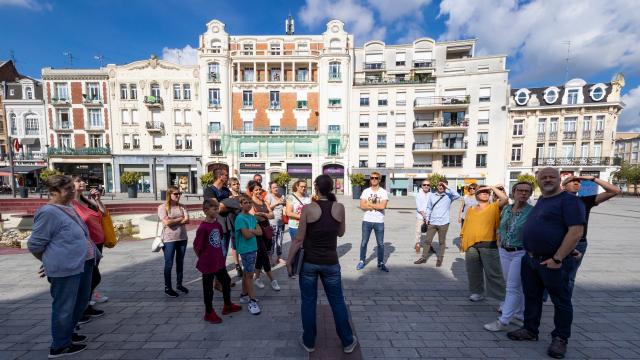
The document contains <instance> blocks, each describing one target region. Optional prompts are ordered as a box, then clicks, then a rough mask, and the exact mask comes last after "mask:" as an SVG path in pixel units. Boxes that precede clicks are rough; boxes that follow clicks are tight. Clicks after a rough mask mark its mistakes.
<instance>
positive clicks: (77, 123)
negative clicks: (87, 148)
mask: <svg viewBox="0 0 640 360" xmlns="http://www.w3.org/2000/svg"><path fill="white" fill-rule="evenodd" d="M73 128H74V129H79V130H82V129H84V109H73Z"/></svg>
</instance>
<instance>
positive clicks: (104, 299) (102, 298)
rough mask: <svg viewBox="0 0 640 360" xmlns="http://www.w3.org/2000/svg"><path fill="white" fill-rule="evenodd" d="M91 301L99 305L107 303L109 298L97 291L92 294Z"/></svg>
mask: <svg viewBox="0 0 640 360" xmlns="http://www.w3.org/2000/svg"><path fill="white" fill-rule="evenodd" d="M91 300H92V301H95V302H96V303H99V304H101V303H104V302H107V301H109V297H108V296H104V295H102V294H100V293H99V292H97V291H94V292H93V296H92V297H91Z"/></svg>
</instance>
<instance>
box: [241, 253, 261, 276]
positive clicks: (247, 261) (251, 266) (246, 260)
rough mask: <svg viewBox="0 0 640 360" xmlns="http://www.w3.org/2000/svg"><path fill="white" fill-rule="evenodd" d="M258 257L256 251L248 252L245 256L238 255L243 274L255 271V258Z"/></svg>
mask: <svg viewBox="0 0 640 360" xmlns="http://www.w3.org/2000/svg"><path fill="white" fill-rule="evenodd" d="M257 257H258V252H257V251H252V252H248V253H246V254H240V260H242V267H243V268H244V272H248V273H251V272H254V271H255V270H256V258H257Z"/></svg>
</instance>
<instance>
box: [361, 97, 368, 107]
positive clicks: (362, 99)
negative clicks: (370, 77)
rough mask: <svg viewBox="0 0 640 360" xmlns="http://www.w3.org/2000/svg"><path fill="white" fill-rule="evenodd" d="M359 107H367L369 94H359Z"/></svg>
mask: <svg viewBox="0 0 640 360" xmlns="http://www.w3.org/2000/svg"><path fill="white" fill-rule="evenodd" d="M360 106H369V94H360Z"/></svg>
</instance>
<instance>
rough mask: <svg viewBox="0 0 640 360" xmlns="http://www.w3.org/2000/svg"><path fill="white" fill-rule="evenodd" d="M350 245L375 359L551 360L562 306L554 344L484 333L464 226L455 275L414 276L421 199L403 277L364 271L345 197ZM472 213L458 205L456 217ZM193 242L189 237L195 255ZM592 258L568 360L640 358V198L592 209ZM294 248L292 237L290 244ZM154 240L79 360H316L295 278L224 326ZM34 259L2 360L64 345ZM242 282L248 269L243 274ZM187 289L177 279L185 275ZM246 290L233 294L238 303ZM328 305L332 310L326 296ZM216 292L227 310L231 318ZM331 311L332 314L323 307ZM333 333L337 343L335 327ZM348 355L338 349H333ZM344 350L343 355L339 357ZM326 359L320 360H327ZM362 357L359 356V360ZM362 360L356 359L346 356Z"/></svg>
mask: <svg viewBox="0 0 640 360" xmlns="http://www.w3.org/2000/svg"><path fill="white" fill-rule="evenodd" d="M343 201H344V202H345V204H346V206H347V217H348V224H347V233H346V235H345V237H344V238H342V239H340V240H339V253H340V255H341V258H340V262H341V265H342V270H343V273H342V275H343V284H344V289H345V296H346V300H347V304H348V305H349V310H350V312H351V318H352V321H353V325H354V329H355V332H356V335H357V337H358V339H359V340H360V345H361V355H362V357H363V358H366V359H370V358H385V359H392V358H393V359H396V358H397V359H403V358H407V359H408V358H447V359H449V358H465V359H470V358H493V359H496V358H504V359H514V358H526V359H536V358H546V348H547V346H548V344H549V341H550V335H549V333H550V331H551V328H552V324H553V321H552V314H553V307H552V306H550V305H548V306H545V308H544V317H543V323H542V327H541V339H540V341H538V342H525V343H522V342H513V341H510V340H508V339H507V338H506V335H505V333H504V332H500V333H490V332H488V331H485V330H484V329H483V328H482V325H483V324H485V323H487V322H489V321H491V320H495V318H496V317H497V315H498V314H497V312H496V309H497V305H498V303H497V302H496V301H490V300H487V301H484V302H480V303H472V302H470V301H469V300H467V297H468V295H469V294H468V292H467V277H466V272H465V264H464V256H463V255H461V254H460V253H459V252H458V251H457V250H456V247H455V246H454V245H453V242H454V241H455V238H456V237H457V235H458V233H459V230H460V226H459V224H457V223H455V224H452V226H451V227H450V230H449V236H448V239H447V244H448V249H447V254H446V256H445V261H444V264H443V266H442V267H441V268H435V258H434V257H431V258H430V259H429V261H428V262H427V263H426V264H423V265H414V264H413V261H414V260H415V259H416V254H415V251H414V250H413V243H414V234H413V231H414V222H415V215H414V211H413V209H412V207H413V198H392V200H391V201H390V207H392V208H393V209H391V210H388V211H387V221H386V236H385V243H386V245H385V251H386V256H387V257H388V263H387V264H388V267H389V269H390V273H382V272H380V271H378V270H377V268H376V266H375V265H376V262H375V255H374V246H375V239H374V237H373V236H372V239H371V241H370V242H369V251H368V253H369V257H368V259H367V260H368V264H367V266H366V267H365V268H364V270H362V271H356V270H355V266H356V263H357V261H358V252H359V245H360V233H361V230H360V221H361V218H362V215H361V211H360V210H359V209H357V208H356V205H357V202H356V201H355V200H351V199H346V198H344V199H343ZM459 205H460V202H459V201H458V202H456V205H455V206H454V209H453V210H454V211H456V210H457V209H458V206H459ZM193 235H194V233H193V232H191V233H190V243H191V242H192V240H193ZM589 237H590V241H589V249H588V252H587V255H586V258H585V260H584V262H583V265H582V267H581V269H580V271H579V273H578V277H577V282H576V290H575V293H574V298H573V300H574V301H573V303H574V323H573V335H572V337H571V339H570V343H569V351H568V353H567V358H610V359H621V358H629V359H638V358H640V301H638V299H639V298H640V264H639V262H638V259H640V247H639V245H638V240H640V200H639V199H633V198H614V199H613V200H611V201H608V202H607V203H605V204H602V205H601V206H598V207H596V208H594V209H593V211H592V213H591V225H590V228H589ZM286 239H287V240H288V236H287V237H286ZM150 244H151V240H141V241H132V242H123V243H120V244H119V245H118V246H117V247H116V248H114V249H107V250H106V251H105V258H104V259H103V262H102V263H101V272H102V276H103V280H102V281H103V282H102V284H101V285H100V289H101V290H102V291H103V292H104V293H105V294H106V295H108V296H109V297H110V300H109V302H107V303H105V304H100V305H99V306H98V308H100V309H104V310H105V311H106V315H105V316H104V317H101V318H97V319H94V320H93V321H92V322H90V323H89V324H86V325H84V326H82V331H81V333H83V334H86V335H88V336H89V338H90V342H89V346H88V350H85V351H84V352H82V353H80V354H78V355H76V356H73V357H70V358H72V359H155V358H175V359H258V358H261V359H264V358H268V359H276V358H283V359H306V358H308V355H307V354H306V352H304V351H303V350H302V349H301V347H300V346H299V345H298V343H297V339H298V337H299V335H300V334H301V323H300V315H299V304H300V299H299V292H298V284H297V281H296V280H289V279H288V278H287V275H286V269H284V268H283V267H281V266H280V267H277V268H276V269H275V270H274V274H275V276H276V277H277V279H278V281H279V282H280V285H281V287H282V291H280V292H275V291H273V290H271V289H269V288H266V289H262V290H261V289H257V294H258V298H259V299H260V304H261V305H262V309H263V312H262V314H261V315H259V316H252V315H250V314H249V313H248V312H247V311H246V310H244V309H243V311H242V312H240V313H237V314H234V315H233V316H224V317H223V320H224V322H223V323H222V324H220V325H211V324H208V323H205V322H204V321H202V315H203V312H204V306H203V304H202V288H201V283H200V280H199V273H198V272H197V271H196V269H195V266H194V264H195V256H194V254H193V252H192V251H190V250H189V251H188V252H187V258H186V260H185V262H186V265H185V279H186V280H187V283H186V284H185V285H186V286H187V287H188V288H189V289H190V290H191V292H190V293H189V294H188V295H186V296H180V297H179V298H177V299H171V298H167V297H166V296H165V295H164V293H163V288H164V285H163V277H162V269H163V259H162V255H161V254H157V253H151V252H150V250H149V248H150ZM38 266H39V263H38V261H37V260H36V259H35V258H33V257H32V256H31V255H30V254H17V255H16V254H13V255H4V256H0V359H44V358H46V356H47V351H48V347H49V344H50V341H51V336H50V329H49V322H50V309H51V297H50V295H49V293H48V291H49V287H48V283H47V281H46V280H44V279H39V278H38V277H37V274H36V273H37V269H38ZM231 275H232V276H235V271H231ZM174 279H175V277H174ZM239 285H240V284H239V283H238V285H237V286H236V287H235V288H233V289H232V296H233V299H234V301H236V302H237V299H238V295H239ZM320 299H321V300H320V301H321V303H322V304H326V303H327V302H326V299H325V298H324V295H323V294H322V293H321V297H320ZM221 304H222V298H221V294H220V293H218V292H216V295H215V298H214V307H215V308H216V309H219V308H221ZM320 309H322V307H320ZM326 329H327V330H328V331H326V332H325V333H326V334H328V335H322V336H327V337H330V336H333V335H332V334H331V332H332V331H333V329H332V328H331V326H328V327H326ZM325 343H327V344H328V345H326V346H334V347H336V348H338V347H339V344H338V342H337V340H336V338H333V339H332V340H330V341H325ZM332 344H333V345H332ZM319 357H320V356H317V355H316V356H315V358H319ZM350 357H352V358H357V357H358V354H355V355H352V356H350ZM345 358H349V357H345Z"/></svg>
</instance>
